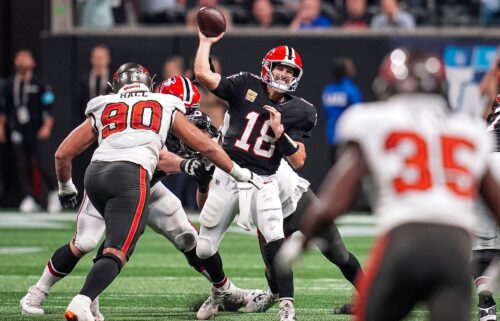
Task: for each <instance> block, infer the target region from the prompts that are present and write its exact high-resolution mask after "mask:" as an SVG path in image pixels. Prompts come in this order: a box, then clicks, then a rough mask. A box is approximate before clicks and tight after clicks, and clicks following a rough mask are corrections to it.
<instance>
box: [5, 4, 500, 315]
mask: <svg viewBox="0 0 500 321" xmlns="http://www.w3.org/2000/svg"><path fill="white" fill-rule="evenodd" d="M54 3H56V4H59V5H63V4H64V3H65V1H54ZM58 8H59V9H58V10H59V12H56V11H54V10H56V8H55V7H53V6H52V7H51V3H50V1H49V0H43V1H41V0H40V1H38V0H37V1H32V0H0V76H1V77H7V76H8V75H9V74H10V73H11V72H13V66H12V60H13V56H14V54H15V52H16V51H17V50H19V49H29V50H31V51H33V52H34V54H35V56H36V58H37V62H38V63H37V72H38V74H39V75H41V76H42V77H43V78H44V79H46V80H47V81H48V82H50V83H51V84H52V86H53V88H54V91H55V95H56V102H55V105H54V115H55V119H56V124H57V125H56V126H55V128H54V132H53V136H52V137H51V140H50V142H51V143H50V148H48V149H47V150H45V151H44V152H45V153H46V155H47V157H48V158H49V159H51V157H52V155H53V153H54V151H55V149H56V147H57V145H58V144H59V143H60V141H61V140H62V138H64V137H65V135H66V134H67V133H68V132H69V131H70V130H71V129H72V128H73V127H74V126H75V125H76V124H77V120H78V119H80V115H78V114H77V113H76V111H77V110H78V109H77V108H72V106H74V104H75V98H74V97H75V92H76V86H77V81H78V79H79V77H80V75H81V74H82V73H83V72H85V71H86V70H88V68H89V63H88V56H89V53H90V50H91V48H92V47H94V46H95V45H98V44H105V45H107V46H109V47H110V49H111V55H112V67H111V69H114V68H116V67H117V66H118V65H119V64H121V63H123V62H125V61H130V60H134V61H138V62H140V63H143V64H144V65H146V66H148V68H149V69H150V70H151V71H152V73H156V74H158V75H159V74H161V72H160V70H161V66H162V64H163V62H164V60H165V58H166V57H168V56H170V55H172V54H181V55H182V56H184V57H185V58H186V59H188V60H189V59H191V58H192V57H194V54H195V50H196V47H197V36H196V34H195V33H193V32H188V31H186V30H185V29H184V28H182V27H134V28H127V27H123V28H116V29H113V30H97V31H88V30H83V29H79V28H72V27H68V26H67V25H66V22H65V21H64V19H65V18H64V15H63V14H62V13H64V12H63V11H64V10H63V9H61V8H63V7H61V6H59V7H58ZM61 10H63V11H61ZM54 12H55V13H56V14H54ZM57 14H60V15H61V16H59V17H58V16H57ZM65 26H66V27H65ZM283 43H286V44H288V45H291V46H293V47H294V48H296V49H297V50H298V51H299V52H300V54H301V55H302V58H303V61H304V71H305V72H304V77H303V78H302V80H301V83H300V86H299V89H298V91H297V94H298V95H299V96H302V97H304V98H305V99H307V100H309V101H310V102H312V103H313V104H315V105H316V106H317V107H318V111H319V121H318V126H317V127H316V128H315V130H314V134H313V135H314V138H313V139H311V140H310V141H309V142H308V160H307V162H306V165H305V168H304V169H303V170H302V171H301V174H302V175H303V176H304V177H306V178H308V179H309V180H310V181H311V182H312V186H313V188H317V186H318V185H319V183H320V182H321V180H322V178H323V177H324V175H325V173H326V171H327V170H328V164H329V160H328V157H327V156H326V153H325V146H326V143H325V139H324V134H323V123H324V119H323V116H322V113H321V108H320V104H321V100H320V99H321V89H322V86H323V85H324V84H326V83H327V82H328V81H329V80H330V75H329V72H328V68H327V67H328V64H329V62H330V60H331V58H332V57H334V56H339V55H346V56H348V57H350V58H352V59H353V61H354V62H355V64H356V65H357V68H358V74H357V77H356V79H355V81H356V83H357V84H358V85H359V86H360V88H361V90H362V92H363V95H364V99H365V100H366V101H371V100H374V99H375V96H374V94H373V91H372V89H371V83H372V81H373V79H374V77H375V76H376V73H377V69H378V65H379V63H380V61H381V59H382V57H383V56H384V55H385V54H386V53H387V52H388V51H389V50H390V49H391V48H394V47H396V46H400V45H406V46H413V47H424V48H426V49H430V50H432V51H435V52H439V53H441V54H442V55H443V58H444V59H445V63H446V65H447V67H448V68H449V70H448V71H449V73H448V74H449V75H452V76H451V78H450V79H449V81H450V85H451V87H450V88H451V89H452V91H451V96H450V101H451V102H452V105H453V106H454V108H457V109H462V110H466V111H472V112H477V110H475V107H476V106H477V105H478V102H479V94H478V89H477V85H478V83H479V81H480V79H481V78H482V76H483V75H484V73H485V72H486V71H487V70H488V68H489V66H490V65H491V63H492V62H493V60H494V59H495V57H496V54H497V45H498V44H499V43H500V30H499V29H494V28H493V29H484V28H470V27H463V28H456V27H449V28H446V27H443V28H436V27H426V28H418V29H415V30H411V31H400V30H398V31H378V32H374V31H361V32H359V31H345V30H340V29H338V28H336V29H329V30H322V31H317V30H315V31H303V32H298V33H290V32H288V31H287V30H286V29H285V30H279V29H273V30H264V31H263V30H254V29H244V30H236V29H234V30H232V31H231V32H228V33H227V35H226V37H225V38H224V40H223V41H221V42H220V43H218V44H217V45H216V46H214V51H213V53H214V54H215V55H217V56H218V57H220V58H221V61H222V63H223V71H224V74H225V75H230V74H233V73H236V72H239V71H240V70H247V71H250V72H254V73H259V71H260V62H261V59H262V57H263V55H264V54H265V52H266V51H267V50H268V49H269V48H271V47H273V46H276V45H279V44H283ZM450 72H451V73H450ZM1 157H2V159H4V160H7V164H6V166H5V167H4V172H5V174H6V177H7V178H8V179H7V186H6V190H7V193H6V195H4V197H3V198H2V202H1V204H2V207H16V204H17V203H16V202H17V201H18V199H16V195H15V193H10V192H9V185H8V184H9V182H12V181H13V180H15V177H12V176H9V175H10V170H9V168H10V167H9V166H12V164H9V161H8V159H9V158H8V155H5V154H4V155H1ZM75 175H78V173H75ZM360 218H361V220H359V218H354V219H347V221H346V222H347V223H346V225H345V226H344V227H345V228H344V230H343V231H344V232H346V233H347V234H346V235H348V236H347V239H346V241H347V245H348V247H349V248H351V249H352V251H353V252H354V253H355V254H356V255H358V256H359V257H360V259H361V260H362V261H364V259H365V256H366V253H367V251H368V249H369V248H370V246H371V241H372V235H373V225H372V222H371V220H370V219H367V220H366V221H365V219H366V218H365V217H363V216H361V217H360ZM72 220H73V217H72V216H70V215H68V214H62V215H55V216H44V215H40V216H21V217H18V216H17V214H16V213H6V214H5V213H4V214H3V215H2V216H0V221H1V222H0V235H1V236H0V262H1V263H0V301H1V302H3V303H4V304H2V305H1V307H0V319H1V320H28V318H22V317H21V316H20V315H18V314H19V313H18V311H19V309H18V307H17V304H18V300H19V298H20V297H22V295H23V294H24V291H25V289H26V288H27V287H28V286H29V285H31V284H32V283H33V282H34V281H35V280H36V275H37V274H38V273H40V272H41V269H42V267H43V266H44V264H45V262H46V260H47V258H48V257H50V255H51V254H52V250H53V249H54V248H55V247H56V246H58V245H60V244H62V243H61V242H64V241H67V239H68V238H69V237H70V235H71V233H72V230H73V223H72ZM19 221H23V223H21V224H19ZM16 222H17V223H16ZM26 222H31V223H33V224H31V225H30V224H27V223H26ZM36 222H40V223H39V224H37V223H36ZM54 222H55V223H54ZM54 224H55V225H54ZM146 234H147V236H146V237H145V239H144V242H143V243H141V245H140V246H139V247H138V251H137V256H136V257H135V259H134V260H133V261H132V262H131V264H130V265H129V266H128V267H127V268H126V269H125V271H124V273H123V275H121V276H120V278H121V279H122V280H119V281H118V282H116V283H117V284H114V285H113V286H112V287H111V288H110V289H109V296H108V297H106V296H105V297H104V300H103V303H104V306H106V305H108V307H105V308H103V311H104V313H105V314H107V315H110V316H111V317H110V318H109V319H110V320H138V319H144V320H146V317H145V316H144V314H147V315H148V318H149V319H151V320H163V319H168V320H174V319H193V317H194V313H193V312H189V310H188V308H189V305H190V304H191V303H192V302H194V301H196V300H197V299H200V298H202V297H203V294H204V293H205V294H206V293H207V292H208V286H207V285H206V284H205V283H203V282H204V281H200V278H199V277H198V276H197V275H196V274H195V273H194V272H192V271H191V270H189V268H187V266H185V265H184V264H183V261H182V260H183V259H182V258H181V257H180V256H179V254H178V253H176V252H175V251H174V250H173V249H172V248H171V246H169V245H168V244H166V243H165V242H164V240H162V239H161V238H160V237H158V236H157V235H152V233H150V232H148V233H146ZM224 244H226V245H224ZM256 245H257V244H256V241H255V239H254V235H253V234H252V235H242V234H240V233H230V235H229V238H228V240H226V241H225V242H223V247H222V255H223V256H224V257H225V264H226V265H227V269H228V273H229V274H230V275H232V276H233V277H234V278H235V280H236V281H237V282H238V284H239V285H241V286H245V287H265V281H264V279H263V277H262V266H261V261H260V257H259V254H258V253H257V246H256ZM16 248H17V250H16ZM9 249H10V250H9ZM12 249H13V250H12ZM242 249H244V250H242ZM247 249H250V250H247ZM243 253H244V254H243ZM226 258H227V259H226ZM179 262H182V264H180V263H179ZM226 262H227V263H226ZM240 262H250V263H248V265H242V264H241V263H240ZM90 264H91V261H90V256H89V258H88V259H85V262H82V263H81V264H80V265H79V266H78V268H77V270H76V273H75V274H76V277H75V278H71V277H70V278H69V280H66V281H64V282H61V284H60V285H58V286H57V287H56V288H55V289H54V291H53V294H52V295H51V297H50V299H49V302H48V307H49V308H48V310H49V312H50V314H49V315H47V316H46V317H43V318H36V319H35V318H33V320H53V319H55V318H56V317H55V316H58V317H59V316H60V314H61V313H60V310H62V308H63V307H64V306H65V305H66V304H67V301H68V300H69V298H70V297H71V296H72V295H73V293H74V292H75V291H76V290H77V289H78V287H79V286H80V284H81V282H82V281H83V280H82V278H83V276H84V275H85V273H86V271H87V270H88V267H89V266H90ZM296 284H297V286H298V288H297V293H298V300H299V302H302V303H301V305H302V308H303V312H302V314H301V312H299V317H300V319H301V320H323V319H329V320H332V319H334V320H347V319H348V317H336V318H332V317H331V316H330V310H329V308H330V307H331V306H333V305H335V304H337V305H338V304H342V303H345V302H347V301H348V300H349V299H350V295H351V288H350V286H349V285H348V284H347V282H346V281H345V280H343V279H342V277H341V275H340V273H339V271H338V270H336V269H335V268H333V267H331V266H329V265H328V264H327V263H326V262H325V261H324V260H323V261H322V259H321V258H320V256H319V255H317V253H312V254H310V255H309V256H308V257H307V258H306V259H304V263H303V265H302V266H301V268H300V270H299V271H298V272H297V280H296ZM181 285H184V286H185V287H184V288H182V286H181ZM200 293H201V294H200ZM122 294H125V298H126V299H127V300H128V299H130V301H125V299H124V297H123V296H122V297H121V295H122ZM120 297H121V299H120ZM117 301H118V302H117ZM152 311H153V312H152ZM273 311H275V310H273ZM299 311H300V307H299ZM58 313H59V314H58ZM422 315H423V314H422V312H421V309H419V310H418V311H417V312H416V313H415V314H414V315H413V316H412V318H411V319H412V320H423V316H422ZM239 318H241V319H242V320H246V319H255V320H268V319H273V318H275V316H274V315H272V314H269V313H267V314H265V315H259V316H254V317H247V316H239ZM220 319H221V320H233V319H237V318H235V317H234V316H232V315H229V314H223V315H222V316H221V317H220ZM29 320H32V319H31V318H30V319H29Z"/></svg>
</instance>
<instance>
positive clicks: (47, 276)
mask: <svg viewBox="0 0 500 321" xmlns="http://www.w3.org/2000/svg"><path fill="white" fill-rule="evenodd" d="M61 279H62V278H60V277H57V276H54V275H53V274H52V273H50V271H49V268H48V267H47V266H45V270H43V273H42V276H41V277H40V279H39V280H38V282H37V283H36V285H35V286H36V287H37V288H39V289H40V290H42V291H43V292H45V293H49V291H50V288H52V287H53V286H54V284H56V283H57V282H59V280H61Z"/></svg>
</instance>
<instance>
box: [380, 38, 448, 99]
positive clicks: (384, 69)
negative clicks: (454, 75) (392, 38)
mask: <svg viewBox="0 0 500 321" xmlns="http://www.w3.org/2000/svg"><path fill="white" fill-rule="evenodd" d="M373 89H374V91H375V93H377V94H378V96H379V98H381V99H384V98H387V97H389V96H391V95H395V94H403V93H430V94H432V93H434V94H441V95H445V94H446V74H445V67H444V63H443V61H442V59H441V57H439V56H438V55H435V54H432V53H428V52H424V51H422V50H419V49H407V48H397V49H395V50H393V51H391V52H390V53H389V54H387V55H386V56H385V58H384V60H383V61H382V64H381V66H380V69H379V74H378V76H377V78H376V79H375V80H374V82H373Z"/></svg>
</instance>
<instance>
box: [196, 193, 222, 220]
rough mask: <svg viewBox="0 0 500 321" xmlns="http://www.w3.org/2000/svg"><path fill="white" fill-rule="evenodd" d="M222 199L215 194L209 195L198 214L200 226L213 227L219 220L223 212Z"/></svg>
mask: <svg viewBox="0 0 500 321" xmlns="http://www.w3.org/2000/svg"><path fill="white" fill-rule="evenodd" d="M224 208H226V207H225V206H224V199H223V198H222V197H220V196H219V195H217V194H216V193H210V194H209V195H208V198H207V201H206V202H205V205H204V206H203V209H202V210H201V213H200V224H201V225H203V226H206V227H214V226H216V225H217V223H219V221H220V220H221V217H222V215H224V214H225V213H223V212H224V211H223V210H222V209H224Z"/></svg>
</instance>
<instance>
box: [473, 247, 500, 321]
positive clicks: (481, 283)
mask: <svg viewBox="0 0 500 321" xmlns="http://www.w3.org/2000/svg"><path fill="white" fill-rule="evenodd" d="M499 254H500V250H498V249H494V248H492V249H482V250H473V251H472V266H471V267H472V276H473V277H474V284H475V285H476V292H477V294H478V296H479V302H478V314H479V320H480V321H495V320H496V319H497V317H496V316H497V309H496V303H495V300H494V299H493V294H492V293H491V292H490V291H488V290H487V289H486V285H487V283H488V281H489V280H490V279H489V277H487V276H486V275H485V272H486V269H487V268H488V266H489V265H490V264H491V263H492V262H493V260H494V258H497V257H498V256H499Z"/></svg>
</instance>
